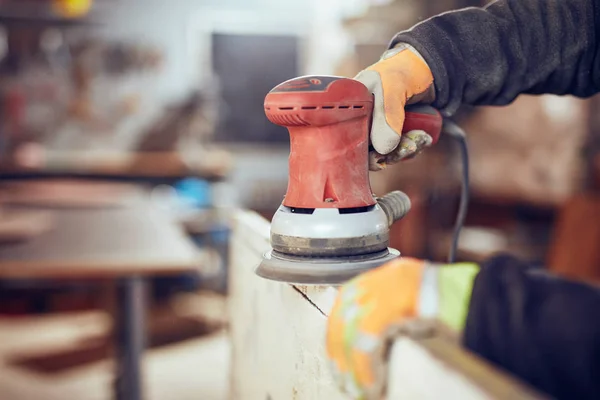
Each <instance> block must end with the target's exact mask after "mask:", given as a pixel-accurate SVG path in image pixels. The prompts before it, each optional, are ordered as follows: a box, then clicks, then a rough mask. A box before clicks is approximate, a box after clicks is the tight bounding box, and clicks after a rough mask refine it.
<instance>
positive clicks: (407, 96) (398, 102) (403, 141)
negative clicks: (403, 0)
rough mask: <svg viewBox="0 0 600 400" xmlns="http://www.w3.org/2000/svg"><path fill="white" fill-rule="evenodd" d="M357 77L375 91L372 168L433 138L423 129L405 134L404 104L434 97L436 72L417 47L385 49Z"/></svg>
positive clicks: (411, 152)
mask: <svg viewBox="0 0 600 400" xmlns="http://www.w3.org/2000/svg"><path fill="white" fill-rule="evenodd" d="M354 79H356V80H358V81H360V82H362V83H363V84H364V85H365V86H367V88H369V89H370V90H371V92H372V93H373V94H374V99H375V104H374V107H373V123H372V126H371V137H370V139H371V145H372V146H373V148H374V149H375V151H372V152H371V153H370V154H369V155H370V157H369V168H370V169H371V170H373V171H377V170H380V169H383V168H385V167H386V166H387V165H388V164H393V163H396V162H398V161H400V160H403V159H407V158H410V157H414V156H415V155H416V154H417V153H419V152H420V151H421V150H422V149H423V148H424V147H426V146H429V145H431V143H432V139H431V137H430V136H429V135H427V134H426V133H425V132H424V131H411V132H408V133H406V134H404V135H402V126H403V125H404V107H405V106H406V105H409V104H415V103H425V104H428V103H431V102H432V101H433V100H434V97H435V92H434V88H433V75H432V73H431V71H430V69H429V67H428V66H427V63H426V62H425V61H424V60H423V58H422V57H421V56H420V55H419V54H418V53H417V51H416V50H415V49H414V48H412V47H411V46H408V45H406V44H400V45H398V46H396V47H395V48H393V49H391V50H388V51H386V52H385V53H384V54H383V56H382V57H381V59H380V60H379V61H378V62H376V63H375V64H373V65H371V66H370V67H368V68H367V69H365V70H364V71H361V72H360V73H359V74H358V75H357V76H356V77H355V78H354Z"/></svg>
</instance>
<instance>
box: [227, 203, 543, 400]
mask: <svg viewBox="0 0 600 400" xmlns="http://www.w3.org/2000/svg"><path fill="white" fill-rule="evenodd" d="M269 227H270V225H269V222H268V221H267V220H265V219H264V218H262V217H261V216H259V215H258V214H255V213H253V212H249V211H239V212H237V214H236V215H235V217H234V225H233V233H232V238H231V250H230V262H231V265H230V274H229V277H230V281H229V293H230V301H229V307H230V335H231V341H232V379H231V383H232V385H231V393H232V398H233V399H243V400H254V399H256V400H287V399H294V400H303V399H306V400H321V399H322V400H347V399H348V397H346V396H345V395H344V394H342V393H341V392H340V391H339V390H338V389H337V387H336V385H335V384H334V382H333V380H332V377H331V376H330V372H329V367H328V365H327V359H326V357H325V347H324V346H325V330H326V322H327V315H328V314H329V312H330V309H331V306H332V304H333V300H334V298H335V296H336V293H337V289H335V288H334V287H327V286H311V287H309V286H293V285H289V284H285V283H278V282H271V281H267V280H264V279H262V278H259V277H257V276H256V275H255V274H254V268H255V267H256V266H257V265H258V263H259V262H260V258H261V255H262V254H263V253H264V252H265V251H267V250H268V249H269ZM388 361H389V365H390V368H389V375H388V390H387V398H388V399H394V400H396V399H432V400H438V399H461V400H467V399H473V400H479V399H506V400H509V399H510V400H513V399H519V400H526V399H542V398H544V397H543V396H541V395H540V394H537V393H536V392H535V391H534V390H532V389H531V388H529V387H528V386H526V385H524V384H523V383H521V382H519V381H518V380H517V379H515V378H513V377H510V376H508V375H506V374H504V373H501V372H500V371H499V370H497V369H495V368H494V367H492V366H491V365H490V364H488V363H487V362H485V361H484V360H482V359H480V358H478V357H476V356H475V355H473V354H471V353H469V352H468V351H466V350H465V349H463V348H462V347H461V346H460V344H459V341H458V338H457V336H456V335H455V334H453V333H452V332H450V331H449V330H447V329H445V328H444V327H442V326H438V327H436V329H435V330H434V331H433V332H432V333H430V334H423V332H420V333H419V332H418V331H415V334H414V335H406V336H402V337H399V338H397V339H396V340H395V342H394V344H393V346H392V349H391V351H390V355H389V360H388Z"/></svg>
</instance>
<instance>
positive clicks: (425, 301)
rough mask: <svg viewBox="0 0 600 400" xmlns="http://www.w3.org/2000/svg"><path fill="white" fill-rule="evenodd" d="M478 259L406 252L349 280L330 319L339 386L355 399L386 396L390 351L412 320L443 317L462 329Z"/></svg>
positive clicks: (331, 356)
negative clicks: (447, 261) (429, 258)
mask: <svg viewBox="0 0 600 400" xmlns="http://www.w3.org/2000/svg"><path fill="white" fill-rule="evenodd" d="M478 270H479V267H478V266H477V265H475V264H451V265H443V266H442V265H434V264H430V263H427V262H425V261H422V260H417V259H410V258H401V259H397V260H395V261H392V262H390V263H388V264H386V265H384V266H382V267H379V268H377V269H374V270H371V271H369V272H366V273H364V274H361V275H359V276H358V277H356V278H354V279H353V280H351V281H349V282H348V283H346V284H345V285H343V286H342V287H341V288H340V290H339V292H338V295H337V297H336V300H335V303H334V306H333V308H332V310H331V313H330V316H329V319H328V325H327V343H326V346H327V355H328V358H329V361H330V364H331V369H332V372H333V376H334V378H335V380H336V381H337V383H338V385H339V387H340V388H341V389H342V390H343V391H344V392H346V393H347V394H348V395H349V396H350V398H352V399H361V400H371V399H379V398H381V394H382V390H383V388H384V387H385V382H386V378H387V360H386V354H385V351H386V349H387V348H388V345H389V344H390V342H391V341H392V339H393V338H394V337H395V336H397V335H399V334H401V332H402V331H403V329H404V328H406V327H407V323H408V322H410V321H411V320H412V321H414V320H416V319H419V318H425V319H439V320H441V321H442V322H444V323H445V324H446V325H448V326H449V327H451V328H453V329H455V330H458V331H460V330H462V329H463V325H464V322H465V319H466V315H467V310H468V305H469V300H470V296H471V289H472V285H473V280H474V277H475V275H476V274H477V272H478Z"/></svg>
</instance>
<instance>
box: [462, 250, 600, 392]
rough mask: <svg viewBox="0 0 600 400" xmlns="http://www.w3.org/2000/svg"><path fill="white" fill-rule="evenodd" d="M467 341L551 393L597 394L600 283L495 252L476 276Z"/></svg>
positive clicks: (599, 345)
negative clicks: (534, 267)
mask: <svg viewBox="0 0 600 400" xmlns="http://www.w3.org/2000/svg"><path fill="white" fill-rule="evenodd" d="M464 344H465V346H466V347H467V348H468V349H469V350H471V351H473V352H475V353H477V354H479V355H481V356H482V357H484V358H486V359H487V360H489V361H491V362H492V363H494V364H496V365H498V366H500V367H501V368H503V369H505V370H507V371H509V372H511V373H512V374H514V375H516V376H518V377H519V378H521V379H523V380H525V381H527V382H529V383H530V384H532V385H533V386H535V387H537V388H539V389H541V390H544V391H546V392H547V393H549V394H550V395H552V396H553V397H554V398H559V399H560V398H577V399H587V398H600V381H598V379H596V377H597V376H598V373H600V359H599V358H598V355H600V289H598V288H596V287H593V286H590V285H585V284H582V283H577V282H571V281H567V280H564V279H560V278H558V277H555V276H552V275H550V274H548V273H545V272H544V271H540V270H532V269H530V268H528V267H527V266H526V265H525V264H523V263H521V262H519V261H517V260H516V259H514V258H511V257H505V256H502V257H496V258H494V259H492V260H490V261H488V262H487V263H485V264H484V265H483V266H482V268H481V271H480V272H479V274H478V276H477V277H476V278H475V282H474V285H473V291H472V295H471V300H470V307H469V313H468V317H467V321H466V326H465V329H464Z"/></svg>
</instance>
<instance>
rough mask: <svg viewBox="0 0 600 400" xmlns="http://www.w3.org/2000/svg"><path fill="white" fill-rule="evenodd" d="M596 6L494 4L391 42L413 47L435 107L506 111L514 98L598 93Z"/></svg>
mask: <svg viewBox="0 0 600 400" xmlns="http://www.w3.org/2000/svg"><path fill="white" fill-rule="evenodd" d="M599 9H600V0H527V1H524V0H499V1H495V2H493V3H491V4H489V5H488V6H486V7H485V8H466V9H463V10H458V11H454V12H448V13H444V14H441V15H439V16H436V17H433V18H431V19H428V20H426V21H424V22H422V23H420V24H418V25H416V26H414V27H413V28H412V29H410V30H409V31H406V32H401V33H399V34H398V35H396V37H394V39H393V40H392V42H391V45H390V46H394V45H396V44H397V43H401V42H403V43H408V44H410V45H412V46H413V47H415V48H416V49H417V50H418V51H419V52H420V53H421V54H422V56H423V57H424V58H425V60H426V61H427V63H428V64H429V66H430V68H431V70H432V72H433V76H434V78H435V88H436V94H437V96H436V101H435V104H434V106H435V107H436V108H438V109H440V110H441V111H442V112H443V113H444V114H446V115H449V114H452V113H454V112H455V111H456V110H457V108H458V107H459V106H460V104H463V103H464V104H469V105H506V104H508V103H510V102H512V101H513V100H514V99H515V98H516V97H517V96H518V95H519V94H521V93H528V94H545V93H549V94H550V93H551V94H560V95H566V94H571V95H575V96H577V97H588V96H590V95H592V94H595V93H597V92H598V91H600V70H599V64H600V60H598V59H597V53H598V51H597V50H598V43H597V36H598V35H597V29H598V28H597V24H596V20H597V18H598V17H599V12H600V11H599Z"/></svg>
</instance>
